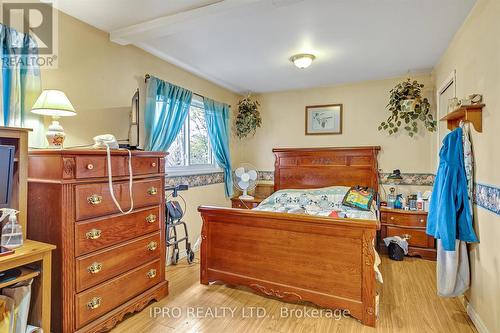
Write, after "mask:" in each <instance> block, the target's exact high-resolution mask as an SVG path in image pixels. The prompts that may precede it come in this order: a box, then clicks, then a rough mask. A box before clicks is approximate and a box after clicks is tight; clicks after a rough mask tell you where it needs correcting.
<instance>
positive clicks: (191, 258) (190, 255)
mask: <svg viewBox="0 0 500 333" xmlns="http://www.w3.org/2000/svg"><path fill="white" fill-rule="evenodd" d="M187 262H188V264H192V263H193V262H194V252H193V250H191V249H188V250H187Z"/></svg>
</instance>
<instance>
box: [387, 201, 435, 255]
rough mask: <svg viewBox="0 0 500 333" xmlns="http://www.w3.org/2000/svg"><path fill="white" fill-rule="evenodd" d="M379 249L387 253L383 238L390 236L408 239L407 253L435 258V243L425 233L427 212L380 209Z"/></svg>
mask: <svg viewBox="0 0 500 333" xmlns="http://www.w3.org/2000/svg"><path fill="white" fill-rule="evenodd" d="M380 224H381V227H380V239H379V249H380V251H381V252H382V253H387V247H386V246H385V244H384V242H383V239H384V238H385V237H390V236H400V237H406V238H407V239H408V245H409V246H408V255H409V256H420V257H422V258H424V259H429V260H436V244H435V240H434V238H433V237H431V236H428V235H427V234H426V233H425V229H426V227H427V212H424V211H410V210H401V209H390V208H385V207H382V208H381V209H380Z"/></svg>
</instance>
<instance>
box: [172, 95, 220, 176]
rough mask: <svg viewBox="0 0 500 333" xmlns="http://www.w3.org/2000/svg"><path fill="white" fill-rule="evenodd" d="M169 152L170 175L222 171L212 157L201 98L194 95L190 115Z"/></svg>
mask: <svg viewBox="0 0 500 333" xmlns="http://www.w3.org/2000/svg"><path fill="white" fill-rule="evenodd" d="M168 152H169V155H168V156H167V161H166V164H167V165H166V167H167V173H168V174H170V175H186V174H196V173H202V172H215V171H220V169H219V168H218V167H217V165H216V164H215V160H214V158H213V156H212V149H211V148H210V142H209V140H208V131H207V125H206V122H205V110H204V109H203V99H202V98H201V97H200V96H197V95H193V99H192V101H191V107H190V109H189V115H188V116H187V118H186V121H185V123H184V126H183V127H182V129H181V131H180V132H179V134H178V135H177V138H176V139H175V141H174V142H173V143H172V145H171V146H170V149H169V150H168Z"/></svg>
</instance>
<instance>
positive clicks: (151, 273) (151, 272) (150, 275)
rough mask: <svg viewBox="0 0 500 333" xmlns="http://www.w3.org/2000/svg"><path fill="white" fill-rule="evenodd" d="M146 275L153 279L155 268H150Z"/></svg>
mask: <svg viewBox="0 0 500 333" xmlns="http://www.w3.org/2000/svg"><path fill="white" fill-rule="evenodd" d="M146 276H147V277H148V278H150V279H153V278H154V277H155V276H156V269H150V270H149V271H148V273H147V274H146Z"/></svg>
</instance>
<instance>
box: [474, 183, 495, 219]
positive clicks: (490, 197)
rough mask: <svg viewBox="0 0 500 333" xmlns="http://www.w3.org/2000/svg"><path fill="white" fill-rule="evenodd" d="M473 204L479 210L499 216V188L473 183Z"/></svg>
mask: <svg viewBox="0 0 500 333" xmlns="http://www.w3.org/2000/svg"><path fill="white" fill-rule="evenodd" d="M474 203H475V204H476V205H477V206H479V207H481V208H484V209H486V210H489V211H490V212H492V213H495V214H497V215H500V188H498V187H495V186H492V185H485V184H481V183H474Z"/></svg>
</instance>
